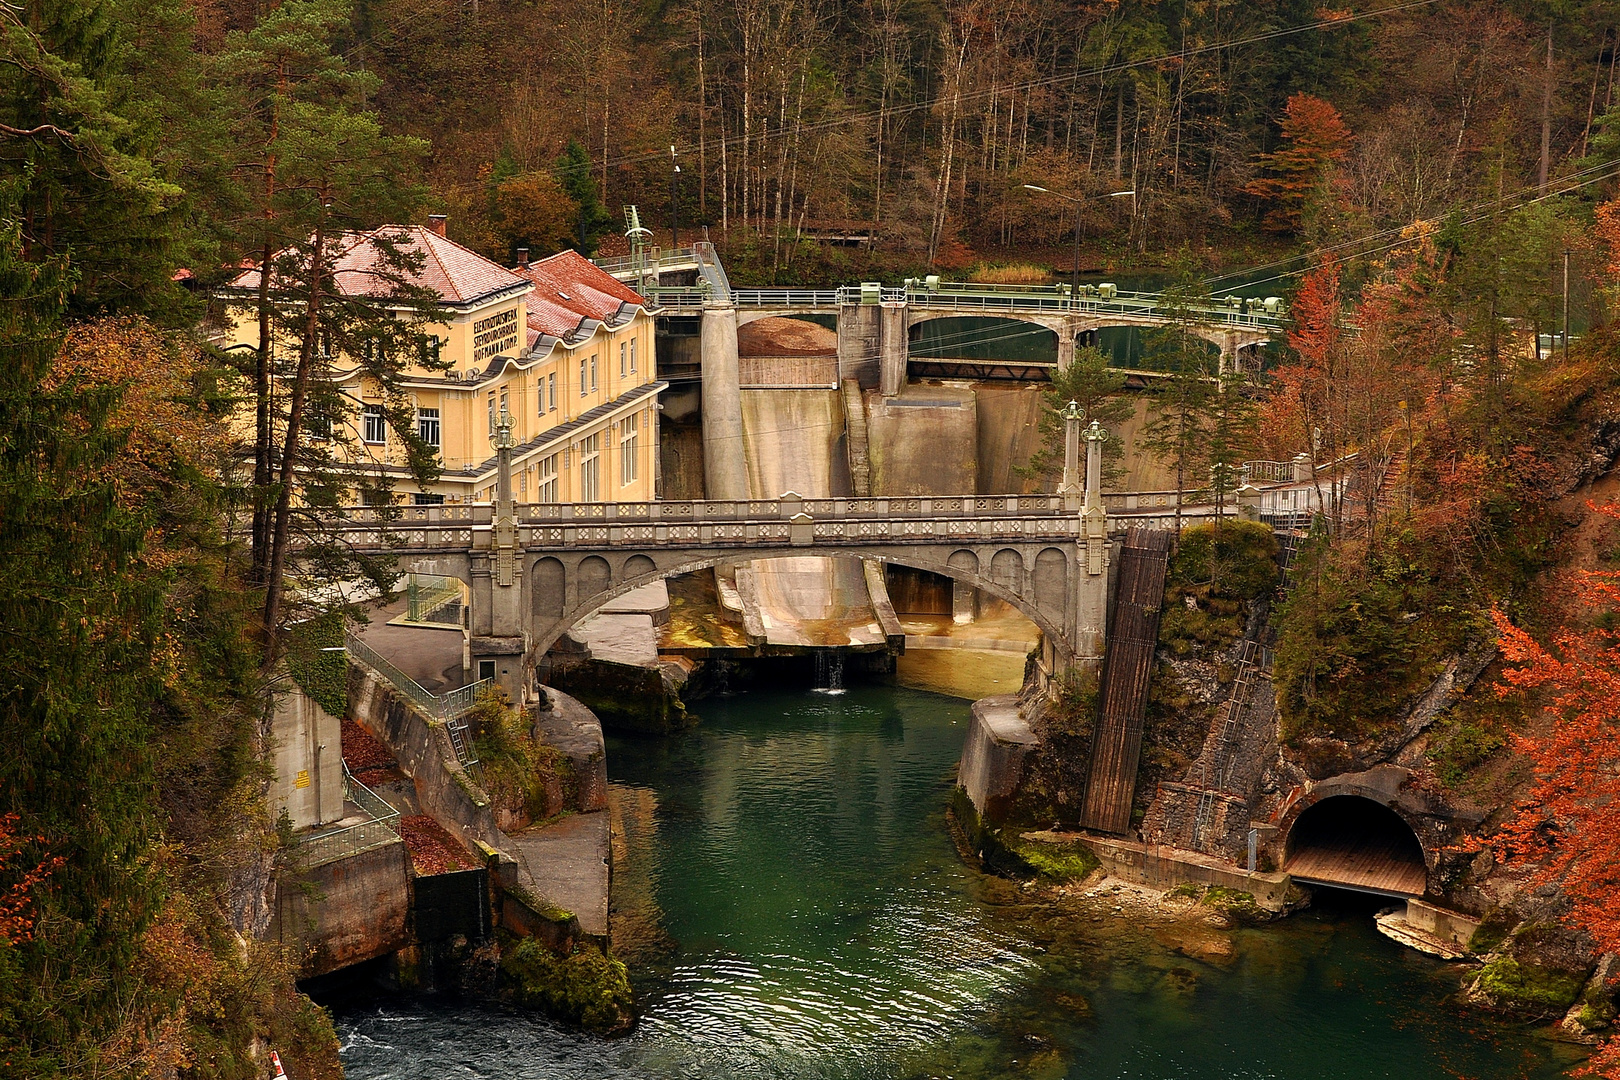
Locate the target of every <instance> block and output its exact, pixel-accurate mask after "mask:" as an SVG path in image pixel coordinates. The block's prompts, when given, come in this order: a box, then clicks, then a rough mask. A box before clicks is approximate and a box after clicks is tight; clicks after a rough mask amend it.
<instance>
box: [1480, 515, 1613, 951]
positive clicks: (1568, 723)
mask: <svg viewBox="0 0 1620 1080" xmlns="http://www.w3.org/2000/svg"><path fill="white" fill-rule="evenodd" d="M1594 509H1597V510H1598V511H1600V512H1601V513H1605V514H1608V515H1609V516H1611V517H1620V512H1617V510H1616V508H1615V507H1613V506H1605V507H1594ZM1575 588H1576V596H1575V599H1576V602H1577V603H1576V607H1577V609H1578V610H1581V611H1585V612H1588V613H1590V614H1592V615H1597V614H1600V613H1603V612H1606V611H1614V610H1616V609H1617V608H1620V573H1614V572H1594V571H1585V572H1581V573H1580V574H1579V575H1578V576H1577V577H1576V579H1575ZM1492 618H1493V619H1494V620H1495V622H1496V626H1497V630H1498V631H1499V632H1500V634H1501V641H1500V647H1501V650H1502V655H1503V657H1504V659H1505V660H1506V661H1507V667H1506V669H1505V670H1504V671H1503V674H1502V678H1503V680H1504V681H1505V683H1506V685H1505V686H1501V687H1499V688H1498V690H1497V692H1498V693H1499V694H1503V695H1507V694H1511V693H1513V692H1515V690H1521V691H1530V690H1533V691H1539V692H1540V693H1541V694H1543V695H1545V700H1546V703H1547V708H1548V710H1549V711H1550V712H1551V713H1552V714H1553V723H1552V727H1551V729H1550V730H1549V731H1548V732H1547V733H1546V734H1545V735H1539V736H1520V737H1517V738H1516V739H1515V742H1516V744H1517V746H1518V748H1519V750H1520V751H1522V752H1523V753H1524V754H1525V755H1526V756H1527V757H1529V758H1530V760H1531V763H1532V765H1533V767H1534V769H1535V784H1534V786H1533V787H1532V788H1531V791H1530V794H1529V796H1528V798H1527V799H1526V800H1525V802H1524V804H1523V805H1522V806H1521V807H1520V809H1519V812H1518V814H1517V816H1516V817H1515V818H1514V819H1513V820H1512V821H1511V822H1509V823H1508V825H1507V826H1506V827H1505V828H1504V829H1503V831H1502V833H1501V835H1500V837H1499V838H1498V840H1497V844H1496V847H1497V850H1498V852H1499V853H1500V854H1501V855H1502V857H1503V858H1504V860H1506V861H1507V862H1508V863H1510V864H1514V865H1518V866H1522V867H1526V868H1528V869H1530V871H1531V876H1530V884H1531V886H1532V887H1536V886H1541V885H1548V884H1556V885H1558V886H1560V887H1561V888H1562V889H1563V891H1564V893H1565V895H1567V896H1568V897H1569V898H1570V900H1571V901H1572V902H1573V904H1574V910H1573V912H1572V913H1571V920H1572V921H1573V922H1574V924H1575V925H1577V926H1579V927H1580V928H1582V929H1584V930H1586V931H1588V932H1589V933H1591V934H1592V936H1593V938H1594V939H1596V942H1597V945H1598V947H1599V948H1600V949H1605V950H1610V951H1616V950H1620V904H1617V903H1616V902H1615V897H1617V896H1620V643H1617V641H1616V639H1615V637H1614V635H1613V634H1612V633H1611V632H1609V631H1607V630H1605V629H1603V628H1602V627H1600V626H1590V625H1577V626H1571V627H1566V628H1564V629H1561V630H1559V631H1558V632H1557V633H1556V634H1555V635H1554V636H1553V643H1552V647H1551V648H1547V647H1544V646H1543V645H1541V644H1540V643H1539V642H1537V641H1536V640H1535V639H1534V638H1532V637H1531V636H1530V635H1529V634H1527V633H1525V631H1524V630H1522V629H1520V628H1519V627H1516V626H1514V625H1513V624H1512V623H1511V622H1509V621H1508V619H1507V617H1506V616H1505V615H1503V614H1502V613H1501V612H1500V611H1496V612H1493V613H1492Z"/></svg>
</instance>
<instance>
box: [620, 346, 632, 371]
mask: <svg viewBox="0 0 1620 1080" xmlns="http://www.w3.org/2000/svg"><path fill="white" fill-rule="evenodd" d="M628 374H630V347H629V346H628V345H626V344H625V343H624V342H622V341H621V342H619V378H621V379H622V378H624V377H625V376H626V375H628Z"/></svg>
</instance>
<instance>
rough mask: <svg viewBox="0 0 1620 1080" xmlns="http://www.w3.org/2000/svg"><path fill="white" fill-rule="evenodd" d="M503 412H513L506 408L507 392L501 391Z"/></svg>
mask: <svg viewBox="0 0 1620 1080" xmlns="http://www.w3.org/2000/svg"><path fill="white" fill-rule="evenodd" d="M501 412H503V413H504V412H511V410H510V409H508V408H507V407H506V391H505V390H502V391H501ZM497 415H499V414H497Z"/></svg>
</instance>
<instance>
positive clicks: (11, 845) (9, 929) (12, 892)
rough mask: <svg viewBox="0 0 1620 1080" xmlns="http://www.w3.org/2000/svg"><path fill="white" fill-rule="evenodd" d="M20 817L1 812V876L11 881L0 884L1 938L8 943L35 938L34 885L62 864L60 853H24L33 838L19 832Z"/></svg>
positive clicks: (35, 840)
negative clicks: (32, 856) (35, 856)
mask: <svg viewBox="0 0 1620 1080" xmlns="http://www.w3.org/2000/svg"><path fill="white" fill-rule="evenodd" d="M17 820H18V819H17V815H16V814H6V815H4V816H0V880H5V881H6V882H7V883H6V884H5V885H0V942H4V943H6V944H8V945H16V944H19V943H21V942H24V941H28V940H30V939H32V938H33V936H34V897H33V891H34V888H35V886H37V885H39V884H41V883H42V882H44V881H45V879H46V878H48V877H50V875H51V871H52V870H55V869H56V868H57V867H58V866H60V865H62V860H61V858H59V857H57V858H50V857H47V858H44V859H40V860H39V861H37V862H35V861H34V860H33V859H30V858H26V857H23V853H24V852H25V851H26V850H27V849H28V847H29V846H30V839H29V838H28V837H24V836H19V835H17ZM33 842H34V843H38V842H40V841H39V838H38V837H35V838H33ZM29 863H33V866H32V867H30V866H29V865H28V864H29Z"/></svg>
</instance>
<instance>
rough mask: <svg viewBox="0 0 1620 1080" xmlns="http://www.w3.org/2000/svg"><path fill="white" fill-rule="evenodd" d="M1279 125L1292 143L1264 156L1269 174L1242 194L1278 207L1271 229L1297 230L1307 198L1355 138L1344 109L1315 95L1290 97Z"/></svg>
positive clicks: (1272, 215) (1270, 216)
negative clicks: (1351, 132)
mask: <svg viewBox="0 0 1620 1080" xmlns="http://www.w3.org/2000/svg"><path fill="white" fill-rule="evenodd" d="M1280 126H1281V127H1282V135H1283V138H1284V139H1285V140H1286V142H1287V145H1285V146H1283V147H1282V148H1281V149H1279V150H1277V151H1276V152H1275V153H1271V154H1261V155H1260V158H1259V164H1260V165H1261V167H1262V168H1264V169H1265V170H1266V171H1267V172H1268V173H1269V174H1270V175H1269V176H1263V177H1260V178H1259V179H1257V180H1254V181H1251V182H1250V184H1249V186H1248V187H1246V188H1244V189H1243V190H1244V191H1245V192H1247V193H1248V194H1250V195H1259V196H1261V197H1262V198H1266V199H1272V200H1274V201H1275V202H1276V203H1277V207H1276V209H1274V210H1273V211H1272V212H1271V213H1269V214H1267V215H1266V227H1267V228H1268V229H1273V230H1276V231H1279V232H1294V231H1297V230H1298V229H1299V227H1300V223H1301V212H1302V209H1303V207H1304V205H1305V200H1306V199H1307V198H1308V197H1309V196H1310V194H1311V193H1312V192H1313V191H1314V190H1316V187H1317V185H1318V184H1320V183H1321V182H1322V178H1323V177H1324V176H1325V175H1326V174H1327V172H1328V170H1329V168H1330V167H1331V166H1333V165H1335V164H1337V163H1338V162H1339V161H1341V160H1343V158H1344V156H1345V155H1346V154H1348V153H1349V152H1350V142H1351V139H1352V136H1351V134H1350V129H1349V128H1348V127H1347V126H1345V123H1344V120H1343V119H1342V118H1341V117H1340V116H1339V110H1337V109H1335V108H1334V107H1333V106H1332V105H1330V104H1328V103H1327V102H1326V101H1323V100H1322V99H1321V98H1319V97H1313V96H1312V95H1310V94H1295V95H1294V96H1293V97H1291V98H1289V99H1288V106H1287V110H1286V112H1285V113H1284V115H1283V118H1282V121H1281V124H1280Z"/></svg>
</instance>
